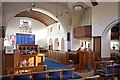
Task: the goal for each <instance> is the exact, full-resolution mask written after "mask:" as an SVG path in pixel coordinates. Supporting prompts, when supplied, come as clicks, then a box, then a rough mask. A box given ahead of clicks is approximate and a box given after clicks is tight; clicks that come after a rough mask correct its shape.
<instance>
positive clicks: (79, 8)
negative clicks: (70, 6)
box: [74, 4, 83, 11]
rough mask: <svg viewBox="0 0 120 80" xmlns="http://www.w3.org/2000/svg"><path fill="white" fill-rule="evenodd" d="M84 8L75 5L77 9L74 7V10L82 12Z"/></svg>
mask: <svg viewBox="0 0 120 80" xmlns="http://www.w3.org/2000/svg"><path fill="white" fill-rule="evenodd" d="M82 8H83V7H82V6H81V5H79V4H78V5H75V7H74V9H75V10H76V11H80V10H81V9H82Z"/></svg>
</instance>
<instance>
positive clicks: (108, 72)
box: [97, 65, 114, 79]
mask: <svg viewBox="0 0 120 80" xmlns="http://www.w3.org/2000/svg"><path fill="white" fill-rule="evenodd" d="M113 68H114V67H113V66H110V65H109V66H107V67H106V69H103V70H101V71H98V72H97V74H98V75H100V77H102V78H104V79H107V78H113Z"/></svg>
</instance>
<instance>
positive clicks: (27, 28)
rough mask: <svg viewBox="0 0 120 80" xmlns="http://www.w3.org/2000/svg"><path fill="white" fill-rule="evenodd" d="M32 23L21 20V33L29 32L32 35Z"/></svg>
mask: <svg viewBox="0 0 120 80" xmlns="http://www.w3.org/2000/svg"><path fill="white" fill-rule="evenodd" d="M31 28H32V26H31V21H30V20H25V19H21V20H20V31H21V32H28V33H31V32H32V31H31Z"/></svg>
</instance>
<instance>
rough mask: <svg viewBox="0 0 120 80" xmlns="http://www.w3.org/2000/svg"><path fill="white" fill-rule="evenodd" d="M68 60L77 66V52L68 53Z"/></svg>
mask: <svg viewBox="0 0 120 80" xmlns="http://www.w3.org/2000/svg"><path fill="white" fill-rule="evenodd" d="M68 53H69V60H72V61H73V64H79V54H78V53H77V52H68Z"/></svg>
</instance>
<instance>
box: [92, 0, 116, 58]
mask: <svg viewBox="0 0 120 80" xmlns="http://www.w3.org/2000/svg"><path fill="white" fill-rule="evenodd" d="M117 19H118V3H117V2H100V3H99V5H98V6H95V7H92V26H93V28H92V36H102V37H101V41H102V43H101V57H102V58H104V57H110V36H109V35H110V32H109V31H108V33H107V34H106V35H105V36H103V35H102V33H103V31H104V29H105V28H106V27H107V26H108V25H109V24H110V23H111V22H113V21H114V20H117Z"/></svg>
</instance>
